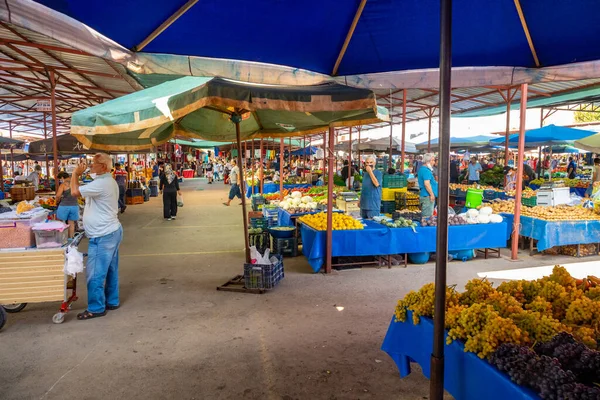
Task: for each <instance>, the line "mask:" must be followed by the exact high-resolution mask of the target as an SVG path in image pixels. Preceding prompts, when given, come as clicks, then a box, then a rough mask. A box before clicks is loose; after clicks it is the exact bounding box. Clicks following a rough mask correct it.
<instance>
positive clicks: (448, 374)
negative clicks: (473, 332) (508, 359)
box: [381, 312, 539, 400]
mask: <svg viewBox="0 0 600 400" xmlns="http://www.w3.org/2000/svg"><path fill="white" fill-rule="evenodd" d="M432 345H433V321H432V320H431V319H430V318H426V317H421V322H420V323H419V324H418V325H413V323H412V316H411V314H410V312H409V316H408V319H407V322H394V318H392V321H391V322H390V326H389V328H388V331H387V334H386V335H385V339H384V340H383V344H382V345H381V350H383V351H385V352H386V353H387V354H388V355H389V356H390V357H392V360H394V362H395V363H396V366H397V367H398V370H399V371H400V376H401V377H405V376H407V375H408V374H410V363H411V362H416V363H417V364H419V365H420V366H421V369H422V371H423V375H425V376H426V377H427V378H429V377H430V376H431V365H430V362H431V351H432ZM444 365H445V368H444V388H445V389H446V390H447V391H448V393H450V394H451V395H452V396H453V397H454V398H455V399H461V400H481V399H486V400H505V399H510V400H525V399H539V397H538V396H537V395H536V394H535V393H534V392H533V391H531V390H529V389H527V388H524V387H521V386H518V385H517V384H515V383H513V382H511V380H510V378H509V377H508V376H507V375H506V374H504V373H502V372H500V371H498V370H497V369H496V368H495V367H494V366H493V365H491V364H489V363H488V362H487V361H485V360H482V359H480V358H479V357H477V355H475V354H474V353H466V352H465V350H464V345H463V344H462V343H460V342H457V341H454V342H452V344H450V345H445V346H444Z"/></svg>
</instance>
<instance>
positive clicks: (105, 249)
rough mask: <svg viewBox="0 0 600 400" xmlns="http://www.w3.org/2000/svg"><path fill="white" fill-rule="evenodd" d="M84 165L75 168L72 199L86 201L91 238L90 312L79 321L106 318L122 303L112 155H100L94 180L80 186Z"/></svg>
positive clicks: (85, 218)
mask: <svg viewBox="0 0 600 400" xmlns="http://www.w3.org/2000/svg"><path fill="white" fill-rule="evenodd" d="M86 167H87V166H86V164H85V163H82V164H79V165H78V166H77V168H75V171H74V172H73V177H72V179H71V195H72V196H74V197H79V196H81V197H83V198H84V199H85V209H84V211H83V227H84V229H85V234H86V236H87V237H88V238H89V244H88V259H87V270H86V278H87V292H88V305H87V309H86V310H85V311H84V312H82V313H79V314H77V319H78V320H88V319H92V318H97V317H102V316H104V315H106V311H107V310H116V309H117V308H119V307H120V305H121V303H120V300H119V246H120V245H121V241H122V239H123V228H122V226H121V223H120V222H119V218H118V217H117V213H118V202H119V186H118V185H117V182H116V181H115V180H114V179H113V177H112V175H111V173H110V170H111V169H112V160H111V158H110V156H109V155H108V154H105V153H98V154H96V155H95V156H94V158H93V161H92V164H91V166H90V175H92V177H93V178H94V180H93V181H92V182H90V183H88V184H87V185H84V186H79V178H81V176H82V174H83V173H84V171H85V170H86Z"/></svg>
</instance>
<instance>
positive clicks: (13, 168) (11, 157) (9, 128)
mask: <svg viewBox="0 0 600 400" xmlns="http://www.w3.org/2000/svg"><path fill="white" fill-rule="evenodd" d="M8 135H9V137H10V138H11V139H12V122H11V121H8ZM10 169H11V170H12V175H13V177H14V176H15V155H14V152H13V147H12V146H10Z"/></svg>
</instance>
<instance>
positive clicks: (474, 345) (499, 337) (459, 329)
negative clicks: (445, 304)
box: [446, 303, 527, 358]
mask: <svg viewBox="0 0 600 400" xmlns="http://www.w3.org/2000/svg"><path fill="white" fill-rule="evenodd" d="M457 339H461V340H463V341H464V342H465V351H469V352H472V353H476V354H477V355H478V356H479V357H480V358H485V357H487V356H488V355H490V354H492V353H493V352H494V351H495V350H496V348H497V347H498V346H499V345H501V344H502V343H516V344H521V343H524V342H526V341H527V337H526V336H524V335H523V333H522V332H521V330H520V329H519V328H518V327H517V326H516V325H515V323H514V322H513V321H512V320H511V319H510V318H503V317H501V316H500V315H499V314H498V313H497V312H496V311H495V310H494V308H493V307H492V306H490V305H487V304H481V303H476V304H473V305H472V306H470V307H469V308H466V309H463V310H462V311H460V314H459V315H458V317H457V318H456V325H455V326H454V327H452V328H451V329H450V330H449V331H448V337H447V339H446V342H447V343H448V344H450V343H452V341H454V340H457Z"/></svg>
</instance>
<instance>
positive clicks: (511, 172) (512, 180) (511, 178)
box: [504, 165, 517, 190]
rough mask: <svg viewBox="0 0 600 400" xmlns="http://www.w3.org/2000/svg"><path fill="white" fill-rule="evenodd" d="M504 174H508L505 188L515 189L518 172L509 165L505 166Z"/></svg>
mask: <svg viewBox="0 0 600 400" xmlns="http://www.w3.org/2000/svg"><path fill="white" fill-rule="evenodd" d="M504 175H506V185H504V189H505V190H515V187H516V185H517V173H516V171H515V169H514V168H513V167H511V166H508V165H507V166H506V167H504Z"/></svg>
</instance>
